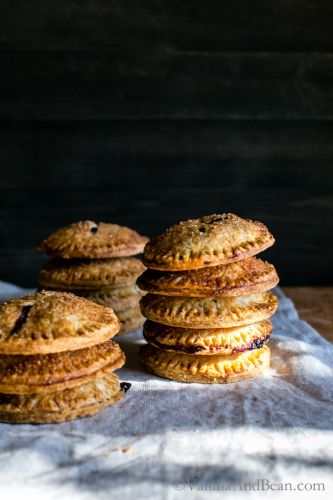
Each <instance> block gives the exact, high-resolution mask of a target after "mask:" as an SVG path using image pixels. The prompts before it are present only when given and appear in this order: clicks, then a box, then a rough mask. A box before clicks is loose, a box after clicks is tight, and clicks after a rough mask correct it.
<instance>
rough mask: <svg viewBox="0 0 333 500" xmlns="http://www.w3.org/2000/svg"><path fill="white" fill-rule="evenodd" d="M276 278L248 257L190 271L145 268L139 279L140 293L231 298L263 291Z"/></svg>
mask: <svg viewBox="0 0 333 500" xmlns="http://www.w3.org/2000/svg"><path fill="white" fill-rule="evenodd" d="M278 282H279V277H278V275H277V273H276V270H275V268H274V266H272V264H269V263H268V262H264V261H263V260H260V259H257V258H256V257H249V258H247V259H243V260H240V261H238V262H230V263H229V264H224V265H219V266H213V267H204V268H201V269H196V270H193V271H182V272H180V271H177V272H176V271H175V272H172V271H169V272H167V271H164V272H163V271H156V270H152V269H148V270H147V271H145V272H144V273H143V274H142V275H141V276H140V277H139V279H138V281H137V283H138V285H139V287H140V288H141V289H142V290H145V291H147V292H149V293H156V294H161V295H176V296H178V297H181V296H185V297H234V296H238V295H249V294H251V293H258V292H266V291H267V290H270V289H271V288H274V287H275V286H276V285H277V284H278Z"/></svg>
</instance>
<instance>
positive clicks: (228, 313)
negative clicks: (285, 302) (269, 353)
mask: <svg viewBox="0 0 333 500" xmlns="http://www.w3.org/2000/svg"><path fill="white" fill-rule="evenodd" d="M277 306H278V298H277V297H276V296H275V295H273V294H272V293H271V292H264V293H257V294H253V295H246V296H242V297H230V298H220V297H214V298H192V297H170V296H164V295H153V294H150V293H148V294H147V295H145V296H144V297H142V299H141V301H140V307H141V312H142V314H143V316H145V317H146V318H147V319H150V320H152V321H155V322H157V323H162V324H164V325H170V326H177V327H180V328H231V327H235V326H241V325H249V324H251V323H256V322H258V321H262V320H264V319H268V318H270V317H271V316H273V314H274V313H275V311H276V309H277Z"/></svg>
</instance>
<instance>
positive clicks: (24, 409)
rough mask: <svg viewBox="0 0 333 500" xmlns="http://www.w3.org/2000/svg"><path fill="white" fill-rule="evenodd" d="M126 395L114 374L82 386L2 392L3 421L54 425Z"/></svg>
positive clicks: (0, 411) (99, 408)
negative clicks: (14, 392)
mask: <svg viewBox="0 0 333 500" xmlns="http://www.w3.org/2000/svg"><path fill="white" fill-rule="evenodd" d="M123 394H124V390H123V385H122V384H120V381H119V378H118V376H117V375H115V374H114V373H109V374H104V375H103V376H102V377H101V378H99V379H92V380H90V381H89V382H87V383H85V384H82V385H80V386H76V387H71V388H67V389H64V390H62V391H57V392H53V393H46V394H36V393H31V394H24V395H20V394H0V421H2V422H8V423H13V424H16V423H17V424H18V423H21V424H23V423H25V424H29V423H30V424H52V423H58V422H64V421H66V420H73V419H74V418H78V417H86V416H89V415H94V414H95V413H97V412H98V411H99V410H102V409H103V408H105V407H107V406H110V405H112V404H113V403H115V402H116V401H118V400H119V399H120V398H121V397H122V396H123Z"/></svg>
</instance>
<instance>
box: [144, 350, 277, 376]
mask: <svg viewBox="0 0 333 500" xmlns="http://www.w3.org/2000/svg"><path fill="white" fill-rule="evenodd" d="M140 357H141V361H142V364H143V366H144V367H145V368H146V370H148V371H149V372H151V373H153V374H155V375H158V376H159V377H164V378H168V379H171V380H176V381H179V382H198V383H201V384H226V383H230V382H238V381H240V380H244V379H248V378H252V377H256V376H257V375H260V374H261V373H262V372H263V371H264V370H265V369H266V368H268V366H269V363H270V350H269V348H268V347H267V346H264V347H262V348H261V349H255V350H251V351H244V352H241V353H239V354H232V355H229V356H222V355H219V354H216V355H215V356H193V355H189V354H178V353H177V354H175V353H173V352H165V351H162V350H161V349H158V348H156V347H154V346H152V345H149V344H146V345H144V346H142V347H141V350H140Z"/></svg>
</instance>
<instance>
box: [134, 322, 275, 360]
mask: <svg viewBox="0 0 333 500" xmlns="http://www.w3.org/2000/svg"><path fill="white" fill-rule="evenodd" d="M271 331H272V323H271V322H270V321H269V320H268V319H266V320H263V321H260V322H258V323H253V324H252V325H245V326H237V327H234V328H212V329H194V328H176V327H174V326H167V325H162V324H160V323H154V322H153V321H149V320H147V321H146V322H145V324H144V325H143V336H144V338H145V339H146V340H147V342H149V343H150V344H152V345H154V346H155V347H158V348H159V349H162V350H163V351H171V352H179V353H184V354H195V355H200V356H202V355H205V356H206V355H214V354H225V355H227V354H236V353H237V352H242V351H247V350H249V349H260V348H261V347H262V346H263V345H264V343H265V342H267V340H268V339H269V336H270V334H271Z"/></svg>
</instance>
